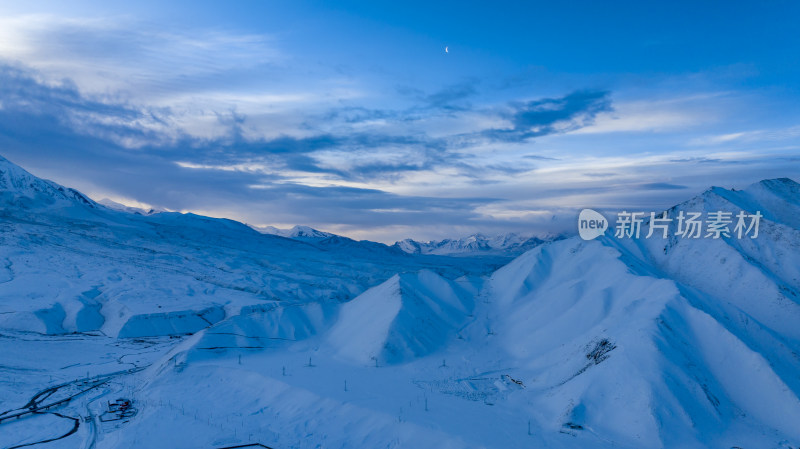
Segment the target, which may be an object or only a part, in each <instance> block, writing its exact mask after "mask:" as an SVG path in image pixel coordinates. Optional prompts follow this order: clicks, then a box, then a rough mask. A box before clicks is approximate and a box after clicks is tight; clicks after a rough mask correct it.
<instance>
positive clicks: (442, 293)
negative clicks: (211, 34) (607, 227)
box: [0, 158, 800, 449]
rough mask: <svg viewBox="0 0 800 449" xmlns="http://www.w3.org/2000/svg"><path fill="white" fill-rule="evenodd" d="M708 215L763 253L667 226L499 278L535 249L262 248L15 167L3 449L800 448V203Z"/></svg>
mask: <svg viewBox="0 0 800 449" xmlns="http://www.w3.org/2000/svg"><path fill="white" fill-rule="evenodd" d="M712 211H728V212H731V213H732V214H733V215H735V214H736V213H738V212H739V211H745V212H747V213H750V214H753V213H755V212H760V213H761V214H762V215H763V218H762V220H761V222H760V229H759V235H758V237H757V238H742V239H740V238H736V237H735V236H731V237H724V238H719V239H712V238H699V239H685V238H679V237H677V236H675V231H676V230H677V229H676V226H677V224H676V223H671V224H670V225H669V226H670V228H669V231H670V232H669V237H668V238H664V239H662V238H650V239H647V238H640V239H632V238H616V237H614V236H613V232H612V231H609V232H607V233H606V234H605V235H604V236H601V237H599V238H598V239H596V240H593V241H583V240H580V239H579V238H578V237H571V238H563V239H554V240H553V241H547V242H544V243H543V242H537V243H535V244H533V243H532V244H531V245H532V249H530V250H528V251H527V252H524V254H522V255H520V256H519V257H517V258H515V259H514V260H513V261H511V262H509V263H506V262H507V261H508V259H507V258H505V259H498V258H493V257H487V256H482V255H477V256H472V255H471V253H473V254H481V253H480V251H486V250H485V249H480V248H491V249H492V250H497V249H501V248H504V249H506V250H509V251H515V249H514V248H522V247H524V245H525V244H526V243H525V242H526V241H527V240H526V238H525V237H524V236H507V239H506V240H505V241H503V240H502V239H500V240H498V241H495V240H492V239H490V238H485V239H479V238H477V237H476V238H474V239H473V240H471V241H470V240H469V239H466V240H463V241H449V242H450V243H444V244H443V243H442V242H436V243H429V244H425V245H430V246H425V248H434V247H436V248H445V249H442V251H439V250H438V249H425V250H423V249H422V245H420V246H419V248H420V250H419V251H416V250H414V248H415V246H414V245H411V244H410V243H409V242H406V243H407V245H406V244H404V243H403V242H398V244H397V245H396V246H395V247H389V246H386V245H380V244H377V243H374V244H371V245H370V244H369V243H371V242H356V241H353V240H350V239H345V238H344V237H339V236H334V235H319V236H317V235H316V234H315V233H314V232H311V231H313V230H308V229H302V228H297V229H295V230H294V231H292V232H290V233H289V234H287V236H281V235H269V234H264V233H261V232H257V231H255V230H253V229H252V228H250V227H248V226H246V225H244V224H241V223H237V222H234V221H230V220H221V219H211V218H207V217H201V216H197V215H192V214H177V213H169V212H164V213H155V214H151V215H141V214H133V213H127V212H124V211H117V210H112V209H109V208H107V207H104V206H102V205H100V204H97V203H95V202H93V201H91V200H90V199H88V198H86V197H85V196H84V195H82V194H80V193H79V192H76V191H74V190H71V189H67V188H64V187H61V186H59V185H57V184H55V183H52V182H49V181H44V180H41V179H39V178H36V177H35V176H33V175H31V174H29V173H27V172H25V171H24V170H22V169H21V168H19V167H17V166H15V165H13V164H12V163H10V162H8V161H6V160H5V159H1V158H0V354H2V357H1V358H0V373H2V375H0V447H4V448H8V447H18V446H19V445H25V444H32V443H37V442H40V441H44V440H53V441H52V442H50V443H45V444H43V445H42V447H70V448H72V447H95V448H98V449H103V448H141V447H148V448H162V447H163V448H198V447H210V448H224V447H233V446H241V445H245V444H255V443H260V444H263V445H264V446H269V447H272V448H275V449H280V448H318V447H326V448H353V447H370V448H372V447H394V448H404V447H413V448H446V447H448V448H489V447H490V448H504V449H505V448H530V447H537V448H539V447H541V448H587V447H591V448H637V449H638V448H734V447H738V448H762V447H763V448H793V449H796V448H798V447H800V426H797V423H798V422H800V399H799V398H800V355H798V354H800V327H799V326H798V325H797V323H800V185H798V184H797V183H796V182H794V181H792V180H789V179H773V180H765V181H762V182H760V183H757V184H754V185H752V186H750V187H748V188H746V189H744V190H736V191H734V190H726V189H722V188H717V187H715V188H711V189H709V190H708V191H706V192H705V193H703V194H701V195H699V196H697V197H695V198H692V199H689V200H688V201H686V202H684V203H681V204H679V205H677V206H675V207H673V208H671V209H670V210H669V211H667V212H668V215H669V216H671V217H674V216H678V214H680V213H681V212H684V213H689V212H703V213H707V212H712ZM287 237H289V238H287ZM542 240H547V239H542ZM320 242H325V243H323V244H321V243H320ZM414 243H416V242H414ZM473 243H474V245H473V246H472V247H470V245H472V244H473ZM404 245H406V246H404ZM464 248H469V249H468V250H467V254H466V255H465V254H464V251H463V249H464ZM474 251H477V252H474ZM443 254H456V256H448V255H443ZM501 265H503V266H502V267H501ZM126 401H127V402H126ZM125 403H127V404H128V405H125V408H124V410H122V411H120V407H122V406H121V405H119V404H125ZM33 412H36V413H33ZM54 413H57V414H54ZM176 429H180V432H177V431H176Z"/></svg>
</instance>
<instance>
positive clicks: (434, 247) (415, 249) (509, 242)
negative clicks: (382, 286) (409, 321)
mask: <svg viewBox="0 0 800 449" xmlns="http://www.w3.org/2000/svg"><path fill="white" fill-rule="evenodd" d="M254 229H256V230H258V231H260V232H263V233H265V234H272V235H279V236H281V237H286V238H290V239H294V240H300V241H306V242H311V243H314V244H320V245H331V244H332V243H334V242H337V243H339V244H341V242H342V241H347V240H350V241H354V240H352V239H349V238H347V237H342V236H339V235H336V234H332V233H330V232H324V231H319V230H316V229H314V228H311V227H308V226H294V227H293V228H290V229H279V228H276V227H273V226H267V227H257V228H254ZM562 238H564V237H563V236H561V235H557V234H535V233H514V232H509V233H505V234H498V235H485V234H480V233H478V234H472V235H470V236H467V237H462V238H457V239H444V240H431V241H427V242H420V241H417V240H412V239H405V240H401V241H399V242H396V243H394V244H393V245H390V246H389V248H392V249H397V250H400V251H402V252H404V253H407V254H430V255H439V256H457V255H494V256H509V257H510V256H518V255H520V254H522V253H524V252H525V251H528V250H530V249H532V248H534V247H536V246H538V245H541V244H542V243H544V242H549V241H554V240H559V239H562ZM362 242H364V241H362ZM371 243H374V242H371Z"/></svg>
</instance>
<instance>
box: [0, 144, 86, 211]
mask: <svg viewBox="0 0 800 449" xmlns="http://www.w3.org/2000/svg"><path fill="white" fill-rule="evenodd" d="M0 201H2V202H4V203H7V204H15V205H18V206H21V207H23V208H26V209H29V208H35V207H39V206H51V205H53V204H54V203H57V202H69V203H73V204H81V205H84V206H89V207H93V208H94V207H97V204H96V203H95V202H94V201H92V200H91V199H89V198H88V197H86V196H84V195H83V194H82V193H80V192H78V191H77V190H75V189H71V188H68V187H64V186H62V185H60V184H56V183H55V182H53V181H49V180H46V179H42V178H39V177H37V176H34V175H32V174H31V173H29V172H27V171H26V170H25V169H23V168H22V167H20V166H18V165H16V164H14V163H13V162H11V161H9V160H8V159H6V158H4V157H3V156H0Z"/></svg>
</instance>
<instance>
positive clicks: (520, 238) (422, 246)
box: [393, 232, 563, 256]
mask: <svg viewBox="0 0 800 449" xmlns="http://www.w3.org/2000/svg"><path fill="white" fill-rule="evenodd" d="M561 238H563V236H561V235H555V234H534V233H528V234H523V233H515V232H508V233H504V234H498V235H490V236H489V235H484V234H480V233H479V234H472V235H470V236H467V237H462V238H458V239H444V240H431V241H427V242H418V241H416V240H412V239H405V240H401V241H399V242H397V243H395V244H394V245H393V246H395V247H397V248H399V249H401V250H403V251H405V252H407V253H409V254H439V255H448V256H452V255H458V254H510V255H516V256H518V255H520V254H522V253H524V252H525V251H528V250H530V249H532V248H534V247H536V246H539V245H541V244H542V243H544V242H549V241H554V240H559V239H561Z"/></svg>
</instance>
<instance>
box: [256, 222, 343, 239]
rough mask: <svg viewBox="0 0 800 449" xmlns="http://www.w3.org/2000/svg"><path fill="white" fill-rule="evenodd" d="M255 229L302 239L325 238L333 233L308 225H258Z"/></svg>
mask: <svg viewBox="0 0 800 449" xmlns="http://www.w3.org/2000/svg"><path fill="white" fill-rule="evenodd" d="M255 229H256V230H257V231H261V232H263V233H265V234H272V235H279V236H281V237H286V238H289V239H298V240H300V239H302V240H321V239H326V238H328V237H333V236H334V234H331V233H330V232H323V231H318V230H316V229H314V228H311V227H309V226H299V225H298V226H294V227H292V228H290V229H278V228H276V227H274V226H265V227H263V228H262V227H258V228H255Z"/></svg>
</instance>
